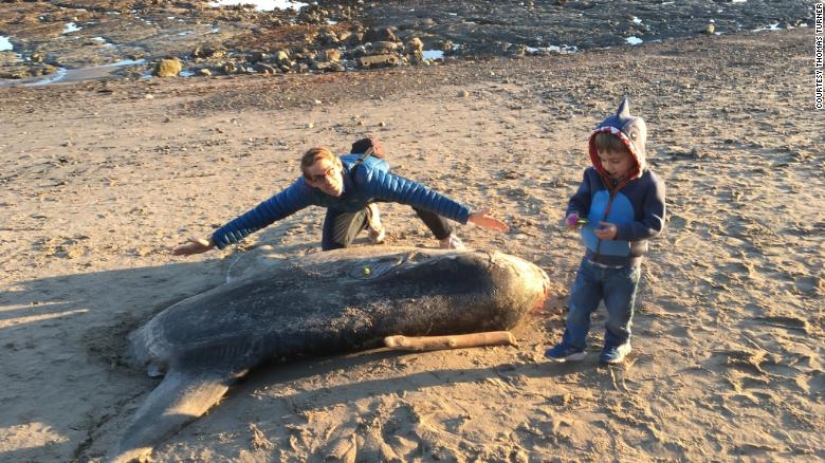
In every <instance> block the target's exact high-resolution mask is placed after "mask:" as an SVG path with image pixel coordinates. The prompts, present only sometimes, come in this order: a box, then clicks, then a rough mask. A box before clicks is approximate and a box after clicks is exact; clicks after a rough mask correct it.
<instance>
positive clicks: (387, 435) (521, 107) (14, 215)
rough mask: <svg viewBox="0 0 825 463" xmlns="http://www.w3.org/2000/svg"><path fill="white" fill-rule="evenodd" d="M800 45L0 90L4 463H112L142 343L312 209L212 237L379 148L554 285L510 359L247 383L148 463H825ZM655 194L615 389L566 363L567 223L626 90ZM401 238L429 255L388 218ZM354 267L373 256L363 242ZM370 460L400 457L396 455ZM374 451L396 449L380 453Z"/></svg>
mask: <svg viewBox="0 0 825 463" xmlns="http://www.w3.org/2000/svg"><path fill="white" fill-rule="evenodd" d="M812 38H813V31H812V30H811V29H805V28H803V29H796V30H791V31H783V32H770V33H759V34H745V35H738V36H721V37H703V38H699V39H689V40H681V41H674V42H664V43H658V44H646V45H643V46H641V47H634V48H632V49H631V48H619V49H612V50H604V51H595V52H588V53H580V54H575V55H572V56H552V57H546V58H531V59H525V60H493V61H489V62H483V63H475V64H472V63H470V64H455V65H451V66H443V67H433V68H414V69H406V70H396V71H384V72H370V73H360V74H338V75H332V76H330V75H325V76H317V77H314V76H294V77H280V78H255V77H250V78H237V79H226V78H222V79H200V78H189V79H172V80H162V81H160V80H151V81H139V82H126V81H113V82H102V83H101V82H91V83H80V84H72V85H65V86H50V87H41V88H14V89H5V90H0V110H1V111H0V114H2V120H3V124H2V128H1V129H0V130H2V138H1V139H0V156H2V159H1V160H2V166H3V167H2V170H1V171H0V172H2V173H0V184H1V185H2V189H0V264H1V265H2V277H0V278H2V280H0V291H2V292H1V293H0V336H1V338H2V343H0V356H1V357H0V378H2V387H0V410H2V413H0V461H4V462H30V461H37V462H46V461H59V462H63V461H84V462H85V461H102V460H103V459H104V458H105V455H106V452H108V451H109V450H110V449H111V448H112V447H113V446H115V444H116V443H117V441H118V440H119V438H120V436H121V432H122V431H123V429H124V427H125V426H126V425H127V424H128V423H129V421H130V420H131V417H132V415H133V413H134V411H135V409H136V408H137V407H138V406H140V404H141V403H142V402H143V400H144V399H145V397H146V396H147V394H148V393H149V392H150V391H151V390H152V389H153V388H154V386H155V385H156V384H157V380H154V379H150V378H148V377H147V376H146V375H145V374H144V372H141V371H135V370H131V369H129V368H127V367H125V366H124V362H123V358H122V354H123V337H124V335H125V334H126V333H127V332H128V331H129V330H131V329H133V328H134V327H135V326H137V324H138V323H140V322H141V321H144V320H146V319H147V318H148V317H149V316H151V315H152V314H153V313H156V312H157V311H159V310H161V309H162V308H164V307H166V306H168V305H170V304H172V303H174V302H175V301H178V300H180V299H182V298H185V297H187V296H190V295H193V294H196V293H198V292H201V291H203V290H205V289H207V288H210V287H212V286H214V285H218V284H220V283H221V282H223V281H225V279H226V277H227V275H229V274H231V273H232V272H238V271H241V269H242V268H243V267H244V266H245V265H247V264H248V263H250V262H254V259H256V258H257V256H259V255H261V254H262V253H264V252H266V253H269V254H271V255H274V256H276V257H284V258H287V257H290V256H296V255H302V254H305V253H310V252H317V251H318V242H319V240H320V225H321V220H322V217H323V215H322V212H323V211H321V210H319V209H311V210H306V211H303V212H301V213H298V214H296V215H295V216H293V217H292V218H290V219H287V220H285V221H283V222H280V223H278V224H275V225H273V226H271V227H269V228H268V229H266V230H265V231H262V232H260V233H258V234H256V235H254V236H253V237H251V239H249V240H248V243H247V244H246V245H245V246H242V247H238V248H236V249H228V250H225V251H222V252H211V253H208V254H204V255H201V256H196V257H193V258H177V257H173V256H171V255H170V253H169V249H171V247H174V246H175V245H177V244H179V243H181V242H182V241H183V240H184V239H185V238H186V237H187V236H190V235H207V234H208V233H209V232H210V230H212V228H213V227H215V226H218V225H220V224H222V223H223V222H225V221H226V220H228V219H231V218H233V217H235V216H236V215H237V214H239V213H241V212H243V211H245V210H246V209H247V208H249V207H251V206H253V205H255V204H257V203H258V202H259V201H262V200H264V199H266V198H267V197H269V196H270V195H271V194H272V193H274V192H276V191H278V190H279V189H281V188H283V187H284V186H286V185H287V184H288V183H289V182H290V181H291V180H292V179H293V178H295V177H296V176H297V175H298V170H297V168H296V165H297V163H296V158H297V157H298V156H299V155H300V153H302V152H303V151H304V150H305V149H307V148H309V147H311V146H313V145H327V146H331V147H333V148H335V149H336V150H344V149H345V148H346V147H347V146H349V143H351V142H352V141H353V140H354V139H356V138H357V137H358V136H360V135H361V134H363V133H368V132H369V133H376V134H378V135H379V137H380V138H381V139H382V140H383V141H384V144H385V146H386V148H387V149H388V151H389V152H390V160H391V163H392V164H393V165H394V168H395V170H396V171H397V172H398V173H400V174H402V175H406V176H409V177H412V178H415V179H417V180H420V181H422V182H424V183H426V184H429V185H431V186H433V187H435V188H437V189H439V190H441V191H443V192H446V193H448V194H450V195H451V196H453V197H455V198H457V199H459V200H462V201H464V202H466V203H468V204H472V205H475V206H479V205H490V206H492V207H493V208H494V209H495V213H496V215H497V216H499V217H501V218H504V219H505V220H506V221H508V223H510V224H511V227H512V230H511V232H510V233H509V234H506V235H500V234H495V233H491V232H488V231H486V230H482V229H479V228H476V227H473V226H463V227H460V229H459V232H460V235H461V236H462V237H463V238H464V240H465V242H466V243H467V244H468V245H470V246H472V247H476V248H493V249H498V250H502V251H505V252H508V253H512V254H516V255H519V256H522V257H525V258H527V259H530V260H532V261H534V262H536V263H537V264H538V265H540V266H541V267H543V268H544V269H545V270H546V271H547V273H548V274H549V275H550V277H551V279H552V280H553V285H554V294H553V297H552V298H551V300H550V301H549V302H548V304H547V306H546V307H545V310H544V311H542V312H540V313H536V314H535V315H534V316H532V317H530V318H529V319H527V320H525V322H524V323H523V324H522V325H521V326H519V327H518V328H517V329H516V330H515V334H516V335H517V337H518V339H519V346H518V347H517V348H512V347H506V348H505V347H496V348H483V349H469V350H459V351H446V352H433V353H421V354H400V353H397V352H389V351H377V352H370V353H365V354H362V355H352V356H346V357H332V358H324V359H316V360H307V361H302V362H297V363H291V364H287V365H281V366H277V367H275V366H273V367H268V368H264V369H262V370H258V371H255V372H253V373H252V374H251V375H250V376H248V377H247V378H246V379H245V380H244V381H242V382H241V383H239V384H238V385H237V387H235V388H233V389H232V390H231V391H230V393H229V395H228V396H227V397H226V398H225V400H224V401H223V402H222V403H221V404H220V405H219V406H217V407H215V408H214V409H213V410H211V411H210V413H209V414H208V415H207V416H205V417H203V418H202V419H200V420H198V421H196V422H195V423H193V424H191V425H190V426H188V427H186V428H185V429H183V430H182V431H181V432H180V433H178V434H177V435H175V436H173V437H172V438H171V439H169V440H168V441H167V442H165V443H163V444H161V445H160V446H158V448H157V449H156V452H155V454H154V456H155V458H156V459H157V460H158V461H210V462H213V461H214V462H222V461H255V462H266V461H307V460H310V461H318V460H322V459H323V458H325V457H327V456H329V455H330V454H333V453H335V450H336V449H341V448H343V447H346V446H347V445H348V443H352V442H354V443H355V445H356V446H357V456H358V458H359V461H379V460H380V459H381V458H389V457H391V456H392V455H394V456H396V457H397V458H398V459H399V460H401V461H587V460H600V461H601V460H613V461H750V460H756V461H813V460H822V459H825V438H823V431H824V430H825V418H823V417H825V397H823V391H824V390H825V372H824V371H823V369H824V368H825V366H823V359H822V357H823V353H825V344H824V343H823V328H825V312H823V297H824V296H825V281H824V280H823V279H824V278H825V274H823V270H822V269H823V254H825V240H823V236H824V235H825V212H823V210H824V209H825V208H823V205H824V204H825V197H823V196H825V188H823V186H825V180H823V178H825V176H823V173H825V172H824V171H823V169H824V166H825V135H824V134H825V131H823V124H822V120H823V119H822V114H825V113H822V112H816V111H814V110H813V91H814V89H813V85H814V84H813V77H812V75H813V64H812V63H813V56H812V55H813V53H812V50H813V48H812V46H811V44H812V43H813V41H812ZM624 94H627V95H628V96H629V97H630V99H631V105H632V110H633V111H634V112H636V113H639V114H640V115H643V116H644V117H646V119H647V122H648V125H649V127H650V130H651V135H650V139H649V142H648V147H649V148H648V150H649V153H650V161H651V166H652V168H653V169H654V170H655V171H656V172H657V173H658V174H659V175H660V176H661V177H662V178H663V179H664V180H665V182H666V183H667V185H668V207H669V220H668V224H667V231H666V233H664V235H663V236H661V237H660V238H659V239H657V240H655V241H653V242H652V246H651V251H650V254H649V258H648V259H647V261H646V263H645V266H644V276H645V280H644V283H643V286H642V289H641V301H640V303H639V305H638V308H637V314H636V317H635V334H634V352H633V353H632V354H631V356H630V357H629V358H628V361H627V362H626V363H625V364H624V366H622V367H617V368H600V367H598V366H597V355H596V353H595V351H597V350H598V346H599V345H600V342H601V336H602V330H601V322H602V321H603V318H602V317H601V316H599V317H597V319H596V322H595V323H594V330H593V333H592V346H593V347H592V349H594V352H593V354H591V355H590V356H589V358H588V359H587V360H585V361H583V362H581V363H577V364H572V365H555V364H550V363H547V362H545V361H544V360H543V355H542V354H543V351H544V349H545V348H546V347H547V346H548V345H549V344H551V343H553V342H555V341H556V340H557V339H558V337H559V336H560V335H561V332H562V329H563V314H562V311H563V309H564V306H565V303H566V298H567V292H568V289H567V288H568V286H569V284H570V282H571V279H572V276H573V274H574V272H575V269H576V266H577V262H578V259H579V257H580V255H581V253H582V247H581V244H580V243H579V241H578V238H577V236H576V235H575V234H570V233H567V232H565V231H564V230H563V228H562V227H561V225H560V222H561V220H562V214H563V210H564V206H565V204H566V201H567V199H568V197H569V195H570V194H571V193H572V192H573V191H574V189H575V187H576V185H577V184H578V182H579V181H580V178H581V172H582V169H583V168H584V167H585V166H586V165H587V158H586V155H585V152H584V148H585V140H586V139H587V136H588V133H589V130H590V129H591V128H592V127H593V126H594V124H596V123H597V122H598V121H600V120H601V119H602V118H603V117H605V116H606V115H607V114H608V113H609V112H611V111H613V110H614V109H615V106H616V105H617V103H618V102H619V100H620V98H621V96H622V95H624ZM384 216H385V218H386V222H387V224H388V226H389V233H390V238H389V242H390V243H392V244H406V245H421V246H435V245H436V243H435V241H434V240H432V239H430V238H429V237H428V236H427V233H426V232H425V229H424V228H423V226H422V225H421V224H420V223H419V221H418V220H415V218H414V216H413V215H412V213H411V212H410V211H409V209H408V208H406V207H400V206H393V205H390V206H387V207H385V208H384ZM360 245H366V243H365V242H362V243H360ZM382 452H383V453H382ZM382 455H383V457H382Z"/></svg>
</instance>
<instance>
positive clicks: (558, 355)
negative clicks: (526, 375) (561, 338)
mask: <svg viewBox="0 0 825 463" xmlns="http://www.w3.org/2000/svg"><path fill="white" fill-rule="evenodd" d="M544 356H545V357H547V358H548V359H550V360H552V361H554V362H577V361H579V360H583V359H584V358H585V357H586V356H587V353H586V352H585V351H584V349H577V348H575V347H573V346H571V345H569V344H565V343H563V342H560V343H558V344H556V345H555V346H553V347H551V348H549V349H547V351H545V352H544Z"/></svg>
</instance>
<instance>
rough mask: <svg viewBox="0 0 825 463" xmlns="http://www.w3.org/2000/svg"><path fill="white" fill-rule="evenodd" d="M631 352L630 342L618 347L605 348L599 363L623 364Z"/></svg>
mask: <svg viewBox="0 0 825 463" xmlns="http://www.w3.org/2000/svg"><path fill="white" fill-rule="evenodd" d="M630 350H631V349H630V343H629V342H626V343H624V344H622V345H621V346H617V347H605V348H604V350H602V354H601V356H599V363H603V364H611V365H612V364H616V363H622V362H623V361H624V358H625V357H627V354H629V353H630Z"/></svg>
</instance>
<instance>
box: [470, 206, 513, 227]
mask: <svg viewBox="0 0 825 463" xmlns="http://www.w3.org/2000/svg"><path fill="white" fill-rule="evenodd" d="M489 213H490V208H489V207H482V208H479V209H478V210H477V211H473V212H471V213H470V217H469V218H468V219H467V221H468V222H472V223H474V224H476V225H478V226H479V227H483V228H489V229H490V230H496V231H501V232H506V231H508V230H510V227H508V226H507V224H506V223H504V222H502V221H501V220H498V219H496V218H494V217H490V216H489V215H487V214H489Z"/></svg>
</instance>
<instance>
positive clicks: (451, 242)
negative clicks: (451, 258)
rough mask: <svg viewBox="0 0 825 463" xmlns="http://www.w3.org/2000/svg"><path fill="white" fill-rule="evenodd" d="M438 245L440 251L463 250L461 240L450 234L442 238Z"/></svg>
mask: <svg viewBox="0 0 825 463" xmlns="http://www.w3.org/2000/svg"><path fill="white" fill-rule="evenodd" d="M439 244H440V245H441V249H455V250H457V251H463V250H464V243H462V242H461V238H459V237H457V236H455V234H452V235H450V236H448V237H446V238H444V239H443V240H441V241H439Z"/></svg>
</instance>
